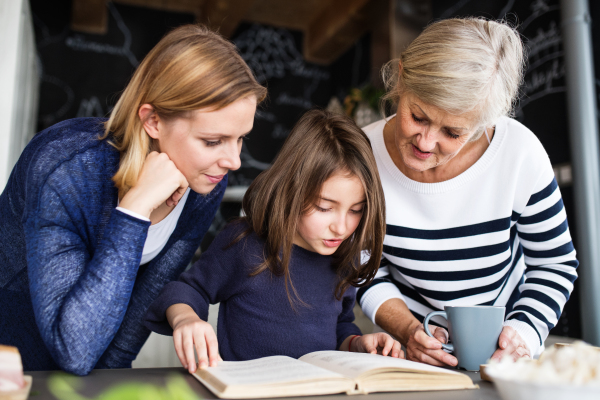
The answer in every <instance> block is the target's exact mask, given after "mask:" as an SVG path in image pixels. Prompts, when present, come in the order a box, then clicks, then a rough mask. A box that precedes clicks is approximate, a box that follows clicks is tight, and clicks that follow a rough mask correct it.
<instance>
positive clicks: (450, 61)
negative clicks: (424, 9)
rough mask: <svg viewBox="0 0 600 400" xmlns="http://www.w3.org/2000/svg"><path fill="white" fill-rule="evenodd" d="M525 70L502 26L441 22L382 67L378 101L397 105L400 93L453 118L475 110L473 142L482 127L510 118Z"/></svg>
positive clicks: (518, 47) (518, 45)
mask: <svg viewBox="0 0 600 400" xmlns="http://www.w3.org/2000/svg"><path fill="white" fill-rule="evenodd" d="M399 61H401V62H402V70H401V71H400V68H399ZM524 69H525V56H524V53H523V43H522V42H521V38H520V36H519V33H518V32H517V31H516V29H515V28H512V27H510V26H509V25H508V24H507V23H506V22H504V21H488V20H486V19H484V18H475V17H472V18H452V19H445V20H441V21H438V22H434V23H433V24H431V25H429V26H428V27H427V28H425V30H424V31H423V32H422V33H421V34H420V35H419V36H418V37H417V38H416V39H415V40H414V41H413V42H412V43H411V44H410V45H409V46H408V47H407V48H406V50H405V51H404V52H402V54H401V56H400V60H397V59H396V60H392V61H390V62H388V63H387V64H386V65H385V66H384V67H383V70H382V76H383V81H384V83H385V86H386V89H387V94H386V95H385V96H384V97H383V98H382V99H383V100H384V101H391V102H392V103H393V104H394V105H397V103H398V101H399V99H400V96H401V95H402V93H405V92H411V93H412V94H414V95H415V96H417V97H418V98H419V99H420V100H422V101H423V102H425V103H427V104H430V105H433V106H435V107H438V108H440V109H442V110H444V111H446V112H448V113H450V114H453V115H460V114H464V113H468V112H473V113H474V115H476V121H475V122H476V124H477V133H476V134H475V135H474V136H473V138H471V140H476V139H479V137H481V135H482V134H483V128H484V127H487V126H490V125H493V124H494V123H495V122H496V121H497V120H498V118H500V117H502V116H505V115H509V116H512V115H513V114H514V107H515V105H516V102H517V98H518V92H519V86H520V85H521V83H522V81H523V74H524Z"/></svg>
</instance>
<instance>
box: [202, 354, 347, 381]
mask: <svg viewBox="0 0 600 400" xmlns="http://www.w3.org/2000/svg"><path fill="white" fill-rule="evenodd" d="M206 371H207V372H208V373H210V374H211V375H213V376H214V377H215V378H217V379H218V380H219V381H221V382H222V383H223V384H225V385H226V386H237V385H265V384H274V383H282V382H298V381H306V380H315V379H323V378H338V379H340V378H341V379H344V377H343V376H341V375H340V374H337V373H335V372H332V371H329V370H327V369H323V368H320V367H318V366H315V365H311V364H307V363H304V362H301V361H298V360H296V359H294V358H291V357H285V356H272V357H264V358H259V359H257V360H250V361H220V362H219V365H218V366H216V367H209V368H207V369H206Z"/></svg>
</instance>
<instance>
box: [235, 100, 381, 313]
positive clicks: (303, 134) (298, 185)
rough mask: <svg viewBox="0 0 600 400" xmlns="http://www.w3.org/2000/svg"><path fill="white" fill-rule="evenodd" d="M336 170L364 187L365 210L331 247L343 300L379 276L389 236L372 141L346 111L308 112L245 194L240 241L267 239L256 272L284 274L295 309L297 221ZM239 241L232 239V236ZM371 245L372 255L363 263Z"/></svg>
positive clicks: (311, 204) (335, 292) (338, 296)
mask: <svg viewBox="0 0 600 400" xmlns="http://www.w3.org/2000/svg"><path fill="white" fill-rule="evenodd" d="M336 173H341V174H348V175H352V176H356V177H357V178H358V179H359V180H360V182H361V184H362V187H363V190H364V193H365V198H366V199H365V200H366V203H365V206H364V209H363V215H362V218H361V220H360V223H359V224H358V227H357V228H356V230H355V231H354V233H353V234H352V236H351V237H349V238H348V239H346V240H344V241H343V242H342V244H341V245H340V247H339V248H338V249H337V250H336V252H335V253H334V264H333V266H334V268H335V270H336V272H337V275H338V277H339V281H338V284H337V287H336V288H335V291H334V294H335V296H336V297H337V298H338V299H341V297H342V295H343V294H344V292H345V291H346V289H347V288H348V287H349V286H350V285H352V286H357V287H362V286H365V285H368V284H369V283H371V281H372V280H373V279H374V277H375V274H376V273H377V269H378V268H379V262H380V260H381V254H382V251H383V239H384V237H385V228H386V225H385V197H384V194H383V188H382V186H381V181H380V179H379V173H378V172H377V163H376V162H375V157H374V155H373V150H372V148H371V143H370V142H369V139H368V138H367V136H366V135H365V133H364V132H363V131H362V130H361V129H360V128H359V127H358V126H357V125H356V123H355V122H354V121H353V120H352V119H351V118H349V117H347V116H345V115H341V114H333V113H330V112H328V111H323V110H311V111H308V112H307V113H305V114H304V115H303V116H302V118H300V120H299V121H298V122H297V123H296V125H295V126H294V128H293V129H292V132H291V133H290V135H289V136H288V138H287V139H286V141H285V143H284V144H283V147H282V148H281V151H280V152H279V154H278V155H277V157H276V158H275V161H274V162H273V165H272V166H271V167H270V168H269V169H268V170H266V171H264V172H262V173H261V174H260V175H259V176H258V177H257V178H256V179H254V181H253V182H252V184H251V185H250V187H249V188H248V191H247V192H246V194H245V195H244V200H243V203H242V208H243V210H244V213H245V215H246V216H245V217H244V218H243V219H244V220H245V221H246V223H247V224H248V226H249V229H248V230H247V231H246V232H243V233H242V234H241V235H240V236H239V237H238V238H236V240H235V241H238V240H240V239H241V238H242V237H244V236H246V235H248V234H249V233H251V232H255V233H256V234H257V235H258V236H259V237H261V238H262V239H264V240H265V249H264V257H265V258H264V260H263V261H262V263H260V264H259V265H258V266H257V268H256V270H255V271H254V272H253V274H252V275H253V276H254V275H257V274H260V273H261V272H263V271H265V270H267V269H269V270H270V271H271V273H273V274H274V275H278V276H284V277H285V286H286V291H287V293H288V299H289V300H290V303H291V305H292V307H294V300H293V298H292V295H291V293H293V294H294V296H295V297H296V299H297V300H299V301H300V303H302V304H305V303H304V302H303V301H302V299H299V298H298V294H297V292H296V290H295V289H294V285H293V283H292V280H291V276H290V271H289V263H290V259H291V256H292V244H293V238H294V236H295V234H296V231H297V227H298V219H299V218H300V216H301V215H302V214H304V213H308V212H311V211H313V210H314V208H315V206H316V204H317V200H318V198H319V196H320V194H321V188H322V186H323V184H324V182H325V181H326V180H327V179H329V178H330V177H331V176H333V175H334V174H336ZM235 241H234V242H235ZM363 250H366V251H367V252H368V253H369V254H370V255H371V257H370V259H369V260H368V261H367V262H365V263H364V264H363V263H361V260H360V253H361V251H363Z"/></svg>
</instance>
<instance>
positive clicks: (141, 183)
mask: <svg viewBox="0 0 600 400" xmlns="http://www.w3.org/2000/svg"><path fill="white" fill-rule="evenodd" d="M188 186H189V184H188V181H187V179H186V178H185V176H183V174H182V173H181V172H180V171H179V170H178V169H177V167H176V166H175V163H173V161H171V159H170V158H169V156H168V155H167V154H166V153H158V152H156V151H153V152H151V153H150V154H148V156H147V157H146V161H144V165H143V167H142V171H141V172H140V176H139V178H138V181H137V183H136V184H135V186H134V187H132V188H131V189H130V190H129V191H128V192H127V194H126V195H125V196H124V197H123V199H121V201H120V203H119V207H123V208H125V209H127V210H130V211H133V212H135V213H138V214H140V215H143V216H145V217H148V218H150V214H152V211H154V210H155V209H157V208H158V207H159V206H160V205H162V204H163V203H164V202H166V203H167V205H168V206H169V207H174V206H176V205H177V203H178V202H179V200H180V199H181V197H183V195H184V194H185V191H186V190H187V188H188Z"/></svg>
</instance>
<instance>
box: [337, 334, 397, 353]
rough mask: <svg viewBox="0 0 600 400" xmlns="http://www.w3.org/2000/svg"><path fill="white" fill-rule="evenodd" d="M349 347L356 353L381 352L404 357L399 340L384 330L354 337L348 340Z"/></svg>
mask: <svg viewBox="0 0 600 400" xmlns="http://www.w3.org/2000/svg"><path fill="white" fill-rule="evenodd" d="M350 347H351V348H350V349H348V351H353V352H356V353H371V354H381V355H383V356H388V355H389V356H390V357H394V358H404V351H402V349H401V347H400V342H398V341H397V340H394V338H392V337H391V336H390V335H388V334H387V333H384V332H378V333H371V334H368V335H363V336H359V337H356V338H354V340H352V341H350Z"/></svg>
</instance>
